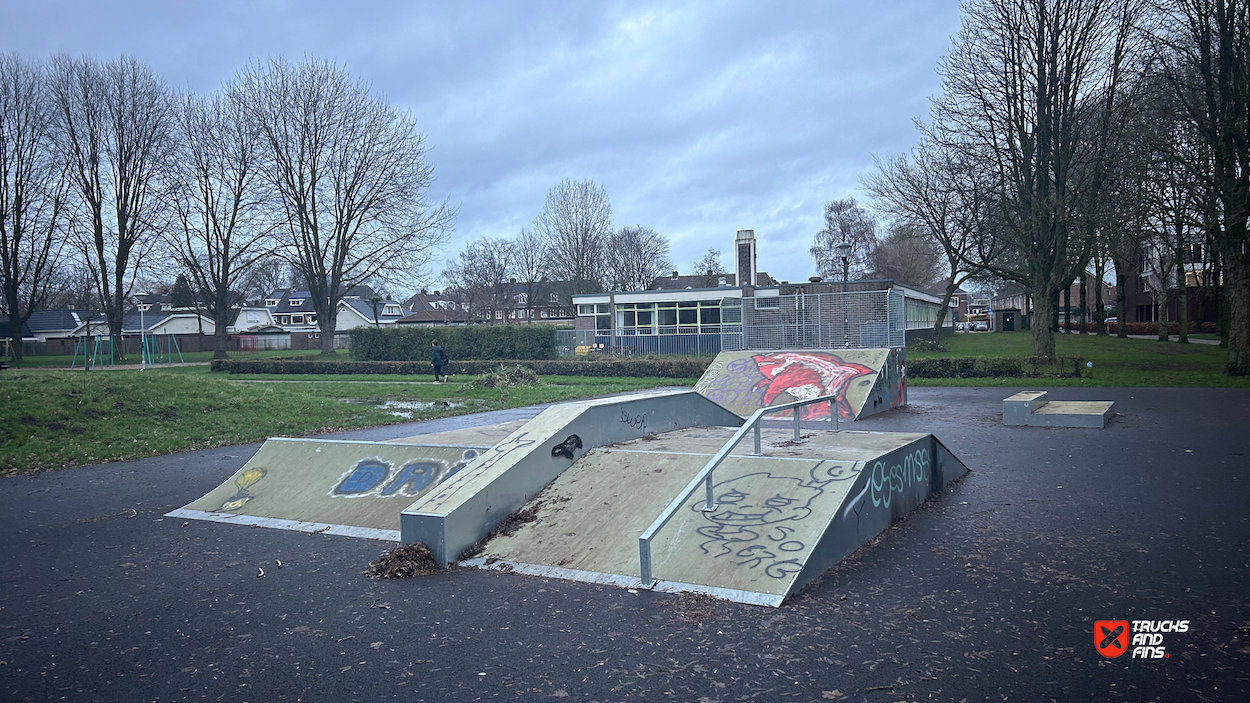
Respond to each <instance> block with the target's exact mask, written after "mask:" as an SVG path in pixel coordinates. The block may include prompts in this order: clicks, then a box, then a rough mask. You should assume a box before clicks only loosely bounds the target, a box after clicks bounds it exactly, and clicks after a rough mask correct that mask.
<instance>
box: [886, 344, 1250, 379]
mask: <svg viewBox="0 0 1250 703" xmlns="http://www.w3.org/2000/svg"><path fill="white" fill-rule="evenodd" d="M943 344H944V345H945V347H946V351H942V352H921V351H916V350H913V349H908V350H907V358H909V359H930V358H939V357H965V358H969V357H981V358H985V357H1027V356H1032V354H1033V337H1032V335H1031V333H1029V332H997V333H993V334H957V335H955V336H954V337H951V338H949V339H945V340H943ZM1055 349H1056V351H1057V353H1058V354H1059V355H1060V356H1080V357H1083V358H1085V360H1086V361H1090V362H1093V364H1094V367H1093V369H1086V370H1085V372H1084V373H1085V374H1086V375H1084V376H1083V377H1082V378H1055V377H1040V378H908V379H907V382H908V384H910V385H913V386H1022V385H1027V386H1091V387H1092V386H1154V387H1162V388H1178V387H1228V388H1250V377H1245V376H1241V377H1234V376H1226V375H1224V362H1225V360H1226V359H1227V358H1228V352H1227V350H1225V349H1220V348H1219V347H1217V346H1214V345H1210V344H1177V343H1175V342H1160V341H1158V340H1154V339H1119V338H1118V337H1095V336H1093V335H1084V334H1073V335H1067V334H1059V335H1055Z"/></svg>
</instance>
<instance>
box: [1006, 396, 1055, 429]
mask: <svg viewBox="0 0 1250 703" xmlns="http://www.w3.org/2000/svg"><path fill="white" fill-rule="evenodd" d="M1047 397H1048V396H1047V394H1046V391H1020V392H1019V393H1017V394H1015V395H1013V396H1011V397H1009V398H1005V399H1004V400H1003V424H1004V425H1008V426H1024V425H1028V424H1029V416H1030V415H1032V414H1033V413H1035V412H1037V411H1038V410H1039V409H1041V408H1043V407H1045V406H1046V403H1047V402H1048V400H1047Z"/></svg>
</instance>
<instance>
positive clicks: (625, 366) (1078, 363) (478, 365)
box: [212, 356, 1085, 378]
mask: <svg viewBox="0 0 1250 703" xmlns="http://www.w3.org/2000/svg"><path fill="white" fill-rule="evenodd" d="M711 361H712V360H711V359H708V358H704V357H694V358H675V359H629V360H606V359H604V360H593V361H590V360H586V359H551V360H543V359H537V360H534V359H522V360H515V359H511V360H507V361H506V362H500V361H452V362H451V363H449V364H448V365H447V372H448V373H451V374H456V375H459V376H477V375H478V374H483V373H487V372H488V371H491V370H493V369H496V368H498V367H499V366H500V365H501V363H506V364H507V365H510V366H524V367H525V368H528V369H531V370H532V371H534V372H535V373H537V374H538V375H540V376H596V377H603V376H622V377H634V378H642V377H647V378H655V377H658V378H697V377H699V376H701V375H703V372H704V371H705V370H707V367H708V364H710V363H711ZM1084 367H1085V360H1084V359H1083V358H1081V357H1079V356H1063V357H1059V359H1058V361H1057V362H1054V363H1048V362H1043V361H1041V360H1039V359H1037V358H1036V357H1025V358H999V359H963V358H939V359H908V360H907V376H908V377H909V378H986V377H993V376H998V377H1003V376H1007V377H1013V376H1014V377H1023V376H1038V375H1042V374H1055V373H1057V374H1058V375H1060V376H1080V375H1081V371H1082V369H1084ZM212 370H213V371H214V372H220V371H226V372H229V373H237V374H252V373H271V374H398V375H413V374H421V375H432V374H433V373H434V367H433V366H431V365H430V362H428V361H349V360H347V359H331V360H321V359H318V358H316V357H312V358H309V359H307V360H303V359H214V360H213V362H212Z"/></svg>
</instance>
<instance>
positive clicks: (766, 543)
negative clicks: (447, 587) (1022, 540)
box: [466, 428, 967, 606]
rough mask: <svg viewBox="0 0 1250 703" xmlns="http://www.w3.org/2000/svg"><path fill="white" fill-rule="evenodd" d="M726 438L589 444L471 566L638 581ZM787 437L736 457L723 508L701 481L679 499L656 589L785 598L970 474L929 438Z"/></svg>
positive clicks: (722, 491) (719, 475)
mask: <svg viewBox="0 0 1250 703" xmlns="http://www.w3.org/2000/svg"><path fill="white" fill-rule="evenodd" d="M731 434H732V430H727V429H724V428H695V429H690V430H680V431H676V432H669V433H665V434H663V435H659V436H658V437H656V438H654V439H643V440H638V441H632V442H625V443H621V444H616V445H613V446H611V447H606V448H599V449H595V450H592V451H591V452H589V453H588V454H587V455H586V456H585V457H583V458H581V459H580V460H579V461H578V462H577V463H576V464H575V465H574V466H572V467H571V468H569V469H568V470H566V471H565V472H564V473H563V474H561V475H560V477H559V478H557V479H556V480H555V481H554V482H553V483H552V484H551V486H550V487H548V488H547V489H546V490H545V491H543V492H542V493H541V494H540V495H538V496H537V497H536V499H535V500H534V501H532V502H531V503H530V504H529V505H527V507H526V509H527V510H531V511H533V512H534V514H536V516H537V519H536V520H534V521H532V522H528V523H525V524H523V525H522V526H521V527H520V528H519V529H517V530H516V531H515V532H513V533H511V534H507V535H499V536H497V537H495V538H494V539H492V540H491V541H490V542H488V543H487V544H486V545H485V549H484V551H483V552H482V554H481V555H479V556H478V557H477V558H475V559H473V560H471V561H469V562H466V563H468V564H470V565H477V566H484V567H487V568H500V569H511V570H514V571H518V572H521V573H529V574H534V575H541V576H549V577H557V578H568V579H573V580H580V581H591V582H597V583H608V584H615V585H618V586H628V587H637V586H638V585H639V576H640V573H639V555H638V538H639V536H640V535H641V534H642V533H643V532H644V531H645V530H646V529H647V527H648V526H649V525H650V524H651V522H652V521H653V520H654V519H655V518H656V517H657V516H658V515H659V514H660V513H661V512H662V511H663V510H664V508H665V507H666V506H667V505H668V502H669V501H670V500H671V499H672V497H673V496H675V495H678V494H679V493H680V492H681V490H682V488H684V487H685V486H686V484H687V483H689V481H690V480H691V479H692V478H693V477H694V476H695V475H696V474H697V473H698V472H699V470H700V469H702V468H703V466H704V464H705V463H706V462H707V460H708V459H709V458H710V457H711V455H712V454H713V453H714V452H715V451H716V450H717V449H719V448H720V446H722V445H723V444H724V442H725V441H726V440H727V439H728V438H729V436H730V435H731ZM792 437H793V435H792V434H791V433H789V432H786V431H781V430H776V431H774V430H765V433H764V443H763V450H764V451H763V454H764V456H755V455H753V454H749V453H735V454H731V455H730V457H729V458H727V459H726V460H725V462H724V463H722V464H721V466H720V467H719V468H718V469H717V470H716V474H715V480H714V495H715V496H716V502H717V507H716V509H715V510H713V511H710V512H705V511H703V510H702V508H703V507H704V493H703V491H698V492H697V493H696V494H695V496H694V497H692V498H691V499H689V500H687V501H685V504H684V506H683V509H682V510H680V511H678V513H677V515H676V516H675V517H674V518H673V519H672V520H671V521H670V522H669V523H668V525H667V526H666V527H665V528H664V529H663V530H662V531H661V532H660V533H659V535H658V536H657V537H656V539H655V541H653V542H652V544H651V559H652V570H653V573H654V576H655V577H656V579H657V582H656V585H655V589H656V590H661V591H694V592H701V593H706V594H709V595H713V596H716V597H718V598H723V599H726V600H733V601H738V602H743V603H753V604H757V605H771V606H777V605H780V604H781V603H782V602H783V601H784V600H785V598H786V597H787V596H789V595H791V594H792V593H794V592H795V591H797V590H798V589H800V588H802V587H803V586H804V585H806V584H807V583H809V582H811V581H812V580H813V579H815V578H817V577H819V576H820V575H821V574H823V573H824V572H825V571H826V570H827V569H828V568H829V567H831V566H833V565H834V564H836V563H837V562H838V561H839V560H840V559H842V558H843V557H845V556H847V555H848V554H850V553H851V552H853V551H854V550H855V549H857V548H859V547H860V546H861V545H862V544H864V543H865V542H867V541H868V540H869V539H871V538H872V537H873V536H875V535H877V534H879V533H880V532H881V531H882V530H884V529H885V528H886V527H887V526H888V525H889V524H890V522H892V521H894V520H897V519H899V518H901V517H902V516H904V515H906V514H907V513H908V512H910V510H911V509H913V508H914V507H915V506H916V505H918V504H919V503H920V502H923V501H924V500H925V499H926V498H928V497H929V496H930V495H932V494H933V493H934V492H935V491H936V490H940V487H941V486H942V485H944V484H945V483H946V482H949V481H950V480H953V479H954V478H956V477H957V476H959V475H962V474H963V473H964V472H965V471H967V469H966V467H964V466H963V464H961V463H959V462H958V460H956V459H954V457H953V456H951V455H950V453H949V452H947V451H946V450H945V448H944V447H942V446H941V444H940V443H939V442H938V441H937V440H936V439H935V438H934V437H933V436H932V435H927V434H903V433H867V432H862V433H861V432H841V433H833V432H818V433H811V434H809V435H807V437H806V439H805V441H803V442H800V443H795V442H793V441H792ZM744 444H749V442H747V443H744ZM743 448H747V449H749V447H745V446H744V447H743Z"/></svg>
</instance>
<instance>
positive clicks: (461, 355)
mask: <svg viewBox="0 0 1250 703" xmlns="http://www.w3.org/2000/svg"><path fill="white" fill-rule="evenodd" d="M435 339H437V340H439V341H440V342H441V343H442V345H443V349H444V350H446V351H447V358H448V359H450V360H451V361H457V360H459V361H467V360H501V361H502V360H509V361H510V360H514V359H527V360H533V359H554V358H556V328H555V327H554V326H553V325H473V326H470V327H437V328H435V327H416V326H409V325H403V326H396V327H386V328H379V327H357V328H355V329H353V330H351V357H352V358H353V359H355V360H357V361H429V360H430V343H431V342H433V341H434V340H435Z"/></svg>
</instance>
